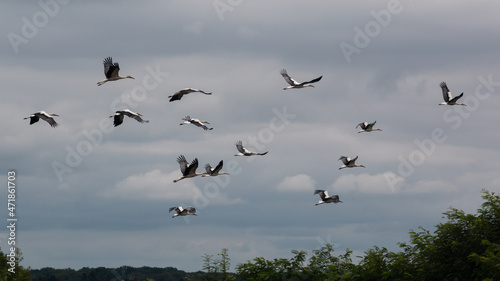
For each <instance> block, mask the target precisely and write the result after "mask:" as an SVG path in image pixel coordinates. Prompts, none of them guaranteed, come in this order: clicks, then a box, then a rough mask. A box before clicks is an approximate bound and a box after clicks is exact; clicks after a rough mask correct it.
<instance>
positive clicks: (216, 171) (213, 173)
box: [202, 160, 229, 177]
mask: <svg viewBox="0 0 500 281" xmlns="http://www.w3.org/2000/svg"><path fill="white" fill-rule="evenodd" d="M222 165H223V162H222V160H220V162H219V164H217V166H215V168H214V169H212V166H210V164H206V165H205V170H206V171H207V172H206V173H204V174H203V175H202V177H215V176H218V175H229V174H228V173H226V172H221V171H220V170H221V169H222Z"/></svg>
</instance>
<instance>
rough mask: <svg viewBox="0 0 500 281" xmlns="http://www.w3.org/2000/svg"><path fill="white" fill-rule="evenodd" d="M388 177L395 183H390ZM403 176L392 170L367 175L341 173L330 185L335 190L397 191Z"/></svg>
mask: <svg viewBox="0 0 500 281" xmlns="http://www.w3.org/2000/svg"><path fill="white" fill-rule="evenodd" d="M388 178H391V179H394V182H397V183H396V184H390V183H389V181H388ZM403 181H404V179H403V178H401V177H399V176H397V175H394V173H392V172H386V173H383V174H376V175H369V174H360V175H352V174H349V175H342V176H340V177H339V178H338V179H337V180H336V181H335V182H334V183H333V185H332V187H333V190H335V192H353V191H355V192H361V193H383V194H388V193H397V192H399V190H400V188H401V183H402V182H403Z"/></svg>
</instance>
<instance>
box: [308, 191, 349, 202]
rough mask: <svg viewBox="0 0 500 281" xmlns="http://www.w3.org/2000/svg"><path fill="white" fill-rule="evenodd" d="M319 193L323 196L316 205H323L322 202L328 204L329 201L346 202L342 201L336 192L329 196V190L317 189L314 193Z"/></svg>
mask: <svg viewBox="0 0 500 281" xmlns="http://www.w3.org/2000/svg"><path fill="white" fill-rule="evenodd" d="M316 194H319V197H321V200H320V201H318V203H316V206H318V205H321V204H327V203H335V204H337V203H344V202H342V201H340V198H339V196H338V195H337V194H334V195H332V196H328V191H326V190H321V189H317V190H315V191H314V195H316Z"/></svg>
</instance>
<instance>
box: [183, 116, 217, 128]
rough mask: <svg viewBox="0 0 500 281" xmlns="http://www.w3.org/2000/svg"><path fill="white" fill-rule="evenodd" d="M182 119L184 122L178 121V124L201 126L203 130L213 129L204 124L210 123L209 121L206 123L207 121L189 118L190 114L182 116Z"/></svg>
mask: <svg viewBox="0 0 500 281" xmlns="http://www.w3.org/2000/svg"><path fill="white" fill-rule="evenodd" d="M182 120H184V122H182V123H180V124H179V125H185V124H193V125H195V126H198V127H200V128H203V130H205V131H207V130H212V129H213V128H209V127H207V126H206V125H204V124H210V123H208V121H200V120H199V119H196V118H191V117H190V116H186V117H184V118H182Z"/></svg>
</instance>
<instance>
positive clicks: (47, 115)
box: [23, 110, 59, 128]
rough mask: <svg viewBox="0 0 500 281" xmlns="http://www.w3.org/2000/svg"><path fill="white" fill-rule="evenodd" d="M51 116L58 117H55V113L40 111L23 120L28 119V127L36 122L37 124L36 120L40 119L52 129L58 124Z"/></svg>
mask: <svg viewBox="0 0 500 281" xmlns="http://www.w3.org/2000/svg"><path fill="white" fill-rule="evenodd" d="M53 116H59V115H57V114H55V113H47V112H45V111H43V110H42V111H38V112H35V113H33V114H31V115H30V116H28V117H25V118H24V119H23V120H26V119H30V125H33V124H35V123H36V122H38V120H40V118H42V120H44V121H47V123H49V124H50V126H51V127H52V128H55V127H57V125H58V124H57V122H56V121H55V120H54V118H53Z"/></svg>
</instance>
